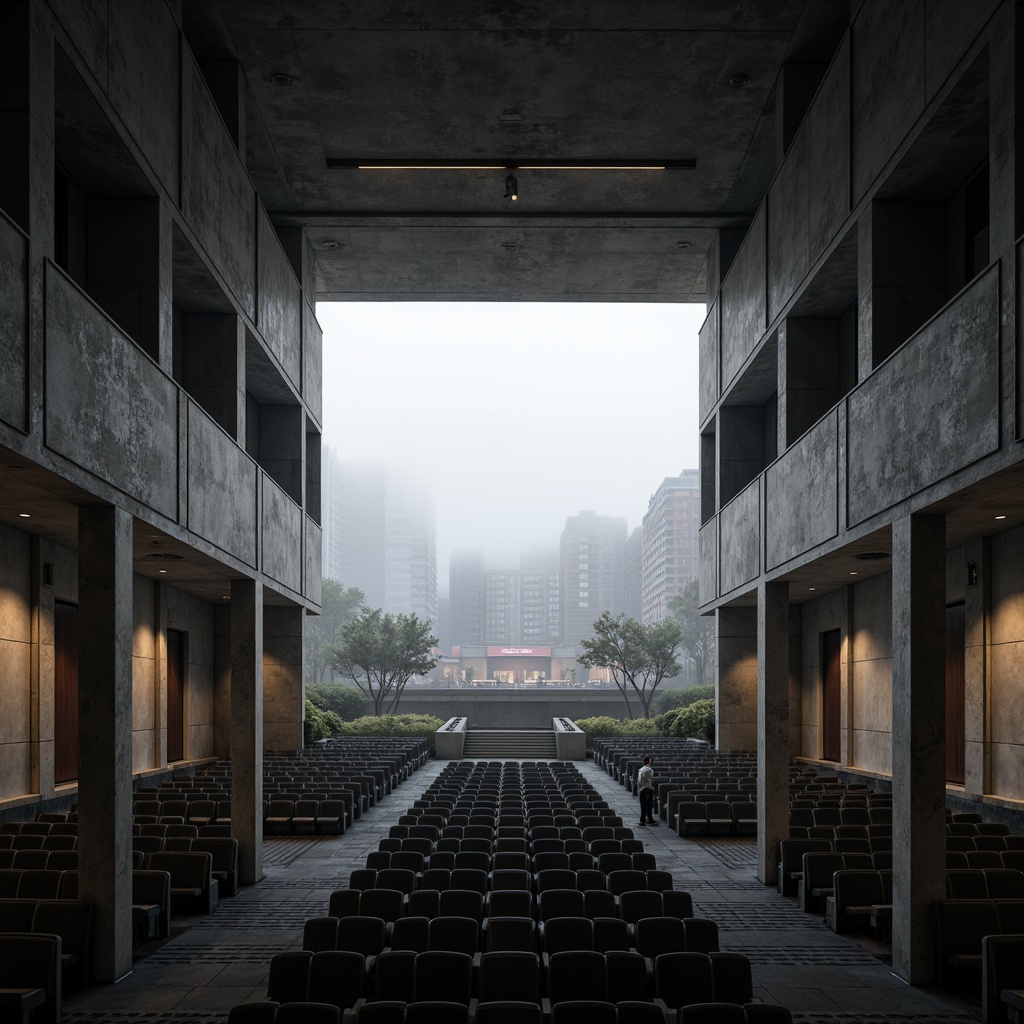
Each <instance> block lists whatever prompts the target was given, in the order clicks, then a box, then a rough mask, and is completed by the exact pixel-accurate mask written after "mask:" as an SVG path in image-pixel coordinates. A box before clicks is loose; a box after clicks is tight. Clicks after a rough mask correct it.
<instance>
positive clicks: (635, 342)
mask: <svg viewBox="0 0 1024 1024" xmlns="http://www.w3.org/2000/svg"><path fill="white" fill-rule="evenodd" d="M705 315H706V312H705V308H704V306H703V305H683V304H664V303H649V304H635V305H630V304H624V303H603V304H598V303H543V304H541V303H514V304H512V303H447V304H442V303H379V304H373V303H344V304H331V303H321V304H320V305H319V306H318V307H317V317H318V319H319V320H320V322H321V324H322V325H323V328H324V384H323V387H324V433H323V443H324V445H325V446H326V447H327V448H328V449H330V451H331V452H332V453H333V454H335V455H336V456H337V457H338V458H339V459H340V460H341V461H342V462H351V461H358V462H360V463H364V464H367V463H377V462H383V463H385V464H386V465H387V466H388V467H389V468H390V469H392V470H394V471H397V472H399V473H401V474H402V475H403V476H405V477H407V478H410V479H413V480H419V481H420V482H421V483H423V484H424V485H426V486H427V487H428V488H429V490H430V491H431V492H432V494H433V497H434V500H435V503H436V520H437V570H438V586H439V590H440V591H441V593H445V592H446V591H447V572H448V564H449V559H450V556H451V554H452V552H453V551H457V550H462V549H473V550H480V551H482V552H483V554H484V557H485V561H486V565H487V567H488V568H514V567H516V566H517V565H518V561H519V557H520V553H521V552H522V551H523V550H524V549H534V548H537V547H544V546H552V547H554V548H555V549H557V547H558V539H559V535H560V533H561V531H562V529H563V527H564V525H565V520H566V518H567V517H568V516H574V515H577V514H578V513H579V512H580V511H582V510H593V511H596V512H597V513H598V514H600V515H607V516H624V517H625V518H626V520H627V523H628V528H629V529H630V530H632V529H633V528H634V527H636V526H639V525H640V523H641V520H642V518H643V515H644V513H645V512H646V511H647V506H648V502H649V500H650V497H651V495H652V494H653V493H654V492H655V490H656V489H657V488H658V486H659V484H660V483H661V482H662V480H663V479H664V478H665V477H669V476H676V475H677V474H679V473H680V472H681V471H682V470H683V469H684V468H694V467H696V466H697V436H698V433H697V428H698V424H697V332H698V330H699V327H700V324H701V323H702V322H703V319H704V317H705ZM325 574H326V563H325Z"/></svg>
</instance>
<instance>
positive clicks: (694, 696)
mask: <svg viewBox="0 0 1024 1024" xmlns="http://www.w3.org/2000/svg"><path fill="white" fill-rule="evenodd" d="M714 699H715V687H714V684H713V683H707V684H700V685H697V686H684V687H681V688H679V689H672V690H663V691H662V692H661V693H660V694H658V696H657V697H655V699H654V708H653V711H654V712H655V714H667V713H668V712H669V711H675V710H677V709H678V708H688V707H689V706H690V705H691V704H693V702H694V701H698V700H714Z"/></svg>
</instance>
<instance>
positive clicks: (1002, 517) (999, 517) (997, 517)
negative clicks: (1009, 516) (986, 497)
mask: <svg viewBox="0 0 1024 1024" xmlns="http://www.w3.org/2000/svg"><path fill="white" fill-rule="evenodd" d="M1005 518H1006V516H996V519H1005Z"/></svg>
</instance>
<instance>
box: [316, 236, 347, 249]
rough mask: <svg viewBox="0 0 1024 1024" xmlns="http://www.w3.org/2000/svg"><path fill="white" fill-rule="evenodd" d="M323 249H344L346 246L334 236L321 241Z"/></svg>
mask: <svg viewBox="0 0 1024 1024" xmlns="http://www.w3.org/2000/svg"><path fill="white" fill-rule="evenodd" d="M320 248H321V249H343V248H344V246H343V245H342V243H341V242H336V241H335V240H334V239H333V238H328V239H327V241H326V242H321V243H320Z"/></svg>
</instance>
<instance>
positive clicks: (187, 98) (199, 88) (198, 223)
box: [181, 54, 256, 317]
mask: <svg viewBox="0 0 1024 1024" xmlns="http://www.w3.org/2000/svg"><path fill="white" fill-rule="evenodd" d="M182 126H183V127H182V140H181V148H182V168H183V177H182V188H181V193H182V209H183V211H184V213H185V216H186V217H187V218H188V221H189V223H190V224H191V226H192V228H193V230H194V231H195V232H196V234H197V236H198V238H199V241H200V244H201V245H202V247H203V249H204V250H205V252H206V254H207V256H208V257H209V258H210V260H211V261H212V262H213V263H214V264H215V265H216V267H217V269H218V270H219V271H220V272H221V274H222V275H223V276H224V280H225V282H226V283H227V286H228V288H229V289H230V290H231V292H232V293H233V294H234V296H235V299H236V300H237V301H238V304H239V305H240V306H241V307H242V309H243V310H244V311H245V313H246V314H247V315H248V316H249V317H255V312H256V309H255V303H256V247H255V237H254V235H255V223H256V222H255V213H256V198H255V194H254V192H253V189H252V185H251V183H250V182H249V179H248V176H247V175H246V173H245V167H244V166H243V164H242V163H241V161H240V159H239V157H238V151H237V150H236V149H235V146H234V143H233V142H232V141H231V136H230V135H229V134H228V132H227V129H226V128H225V127H224V122H223V120H222V119H221V117H220V113H219V112H218V110H217V107H216V104H215V103H214V102H213V98H212V97H211V96H210V93H209V90H208V89H207V87H206V82H205V81H204V80H203V76H202V75H201V74H200V72H199V69H198V68H197V67H196V66H195V63H194V62H193V60H192V58H191V56H190V55H189V54H186V55H185V58H184V60H183V61H182Z"/></svg>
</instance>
